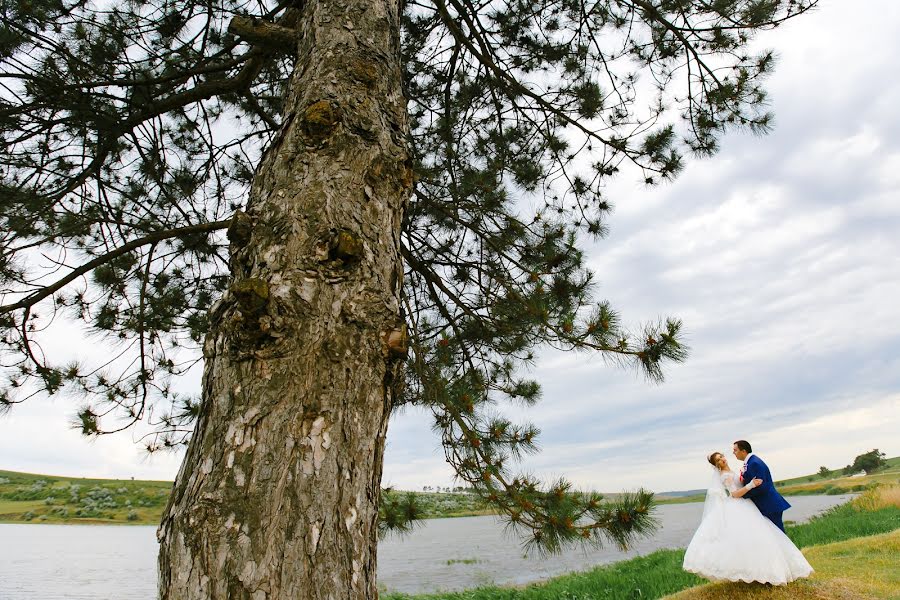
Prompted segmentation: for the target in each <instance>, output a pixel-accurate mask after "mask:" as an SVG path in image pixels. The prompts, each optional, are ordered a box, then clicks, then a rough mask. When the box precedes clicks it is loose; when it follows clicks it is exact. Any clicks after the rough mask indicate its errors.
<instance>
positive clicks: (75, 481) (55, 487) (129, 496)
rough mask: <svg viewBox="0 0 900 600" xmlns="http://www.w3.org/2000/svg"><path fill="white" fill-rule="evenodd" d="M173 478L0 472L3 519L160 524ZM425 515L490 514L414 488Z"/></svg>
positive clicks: (473, 501) (467, 500) (478, 503)
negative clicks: (99, 476) (162, 479)
mask: <svg viewBox="0 0 900 600" xmlns="http://www.w3.org/2000/svg"><path fill="white" fill-rule="evenodd" d="M171 489H172V482H171V481H142V480H132V479H83V478H77V477H58V476H54V475H37V474H33V473H18V472H15V471H0V523H60V524H61V523H70V524H116V523H118V524H128V525H157V524H159V520H160V517H161V516H162V511H163V508H165V506H166V502H167V501H168V499H169V493H170V491H171ZM414 493H415V494H416V496H417V498H418V503H419V505H420V506H421V508H422V512H423V515H424V517H425V518H426V519H430V518H437V517H465V516H475V515H484V514H491V511H490V510H489V509H488V508H487V506H486V505H485V503H484V501H482V500H481V498H478V497H477V496H475V495H473V494H466V493H449V492H414Z"/></svg>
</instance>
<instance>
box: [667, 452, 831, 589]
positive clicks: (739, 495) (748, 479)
mask: <svg viewBox="0 0 900 600" xmlns="http://www.w3.org/2000/svg"><path fill="white" fill-rule="evenodd" d="M733 450H734V456H735V458H737V459H738V460H739V461H742V462H743V466H742V467H741V469H740V471H739V472H734V471H732V470H731V467H730V466H729V465H728V461H727V460H726V459H725V457H724V456H723V455H722V453H721V452H713V453H712V454H710V455H709V456H708V457H707V460H708V461H709V463H710V465H711V467H710V469H711V470H710V479H711V481H710V484H709V489H708V490H707V492H706V504H705V505H704V506H703V519H702V520H701V521H700V526H699V527H698V528H697V532H696V533H695V534H694V537H693V539H692V540H691V543H690V545H689V546H688V548H687V551H686V552H685V554H684V569H685V570H686V571H690V572H691V573H696V574H698V575H701V576H703V577H705V578H707V579H711V580H713V581H719V580H724V581H745V582H748V583H749V582H751V581H757V582H760V583H772V584H776V585H784V584H786V583H788V582H790V581H793V580H795V579H799V578H801V577H809V575H810V574H811V573H812V571H813V569H812V567H811V566H810V564H809V563H808V562H807V561H806V558H804V556H803V554H802V553H801V552H800V550H798V549H797V547H796V546H795V545H794V543H793V542H791V540H790V538H788V537H787V535H785V533H784V523H783V522H782V519H781V515H782V513H783V512H784V511H785V510H787V509H788V508H790V506H791V505H790V504H788V503H787V501H786V500H785V499H784V498H782V496H781V494H779V493H778V492H777V491H776V490H775V483H774V482H773V481H772V475H771V473H770V472H769V468H768V467H767V466H766V463H764V462H763V461H762V459H760V458H759V457H758V456H756V455H755V454H753V449H752V448H751V446H750V444H749V443H748V442H747V441H745V440H738V441H737V442H735V443H734V447H733Z"/></svg>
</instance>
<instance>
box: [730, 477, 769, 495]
mask: <svg viewBox="0 0 900 600" xmlns="http://www.w3.org/2000/svg"><path fill="white" fill-rule="evenodd" d="M760 484H762V479H752V480H751V481H750V483H748V484H747V485H745V486H744V487H739V488H738V489H736V490H734V491H733V492H731V497H732V498H741V497H743V496H744V494H746V493H747V492H749V491H750V490H752V489H753V488H755V487H757V486H758V485H760Z"/></svg>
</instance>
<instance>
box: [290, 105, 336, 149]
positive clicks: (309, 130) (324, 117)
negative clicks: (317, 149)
mask: <svg viewBox="0 0 900 600" xmlns="http://www.w3.org/2000/svg"><path fill="white" fill-rule="evenodd" d="M340 120H341V116H340V111H339V110H338V109H337V107H335V106H332V104H331V102H329V101H328V100H319V101H318V102H313V103H312V104H310V105H309V106H307V107H306V109H305V110H304V111H303V117H302V122H301V123H300V127H301V130H302V132H303V137H304V138H305V139H306V141H307V142H308V143H310V144H311V145H313V146H318V145H319V144H322V143H323V142H324V141H325V140H327V139H328V138H329V137H330V136H331V134H332V133H333V132H334V130H335V129H336V128H337V126H338V123H339V122H340Z"/></svg>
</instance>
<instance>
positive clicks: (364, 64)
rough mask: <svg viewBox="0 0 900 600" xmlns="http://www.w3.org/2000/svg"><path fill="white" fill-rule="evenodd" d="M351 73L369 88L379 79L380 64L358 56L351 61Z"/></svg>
mask: <svg viewBox="0 0 900 600" xmlns="http://www.w3.org/2000/svg"><path fill="white" fill-rule="evenodd" d="M350 75H351V76H352V77H353V79H355V80H356V81H358V82H360V83H361V84H363V85H364V86H366V87H367V88H372V87H374V86H375V82H376V81H378V66H377V65H376V64H375V63H374V62H372V61H371V60H367V59H365V58H360V57H357V58H354V59H353V60H351V61H350Z"/></svg>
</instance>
